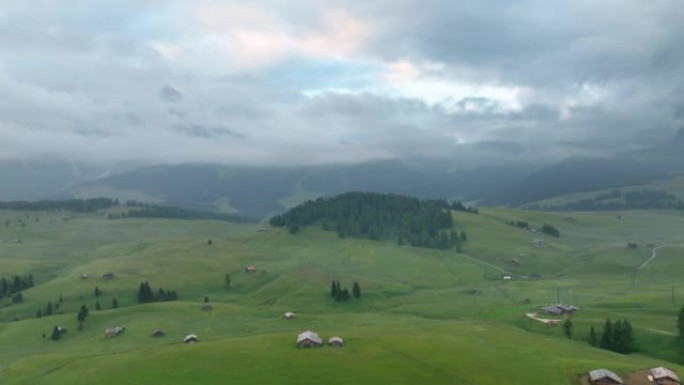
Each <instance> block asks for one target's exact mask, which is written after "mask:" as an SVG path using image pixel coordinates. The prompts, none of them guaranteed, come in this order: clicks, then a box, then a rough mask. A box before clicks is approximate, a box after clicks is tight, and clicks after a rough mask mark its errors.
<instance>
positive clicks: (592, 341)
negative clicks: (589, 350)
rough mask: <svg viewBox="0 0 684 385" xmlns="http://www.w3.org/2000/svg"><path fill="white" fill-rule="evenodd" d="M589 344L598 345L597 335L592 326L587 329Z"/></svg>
mask: <svg viewBox="0 0 684 385" xmlns="http://www.w3.org/2000/svg"><path fill="white" fill-rule="evenodd" d="M589 345H591V346H596V345H598V336H596V330H594V327H593V326H592V327H591V329H589Z"/></svg>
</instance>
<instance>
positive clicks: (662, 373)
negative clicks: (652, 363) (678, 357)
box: [651, 366, 679, 382]
mask: <svg viewBox="0 0 684 385" xmlns="http://www.w3.org/2000/svg"><path fill="white" fill-rule="evenodd" d="M651 375H653V378H655V379H656V380H657V379H660V378H671V379H673V380H676V381H677V382H679V377H677V374H676V373H675V372H673V371H671V370H670V369H668V368H664V367H662V366H661V367H658V368H653V369H651Z"/></svg>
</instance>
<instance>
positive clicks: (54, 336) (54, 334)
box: [50, 325, 62, 341]
mask: <svg viewBox="0 0 684 385" xmlns="http://www.w3.org/2000/svg"><path fill="white" fill-rule="evenodd" d="M50 338H51V339H52V340H53V341H57V340H58V339H60V338H62V332H61V331H60V330H59V326H57V325H55V327H54V328H52V336H50Z"/></svg>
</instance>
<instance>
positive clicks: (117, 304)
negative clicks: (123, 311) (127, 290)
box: [112, 298, 119, 309]
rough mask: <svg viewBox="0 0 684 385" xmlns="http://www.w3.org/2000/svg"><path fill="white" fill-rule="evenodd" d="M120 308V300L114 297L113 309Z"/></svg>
mask: <svg viewBox="0 0 684 385" xmlns="http://www.w3.org/2000/svg"><path fill="white" fill-rule="evenodd" d="M118 308H119V301H117V300H116V298H114V299H113V300H112V309H118Z"/></svg>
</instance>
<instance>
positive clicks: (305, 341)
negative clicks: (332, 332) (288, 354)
mask: <svg viewBox="0 0 684 385" xmlns="http://www.w3.org/2000/svg"><path fill="white" fill-rule="evenodd" d="M321 345H323V340H321V337H319V336H318V334H316V333H314V332H312V331H310V330H307V331H305V332H304V333H301V334H300V335H298V336H297V346H299V347H300V348H312V347H318V346H321Z"/></svg>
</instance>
